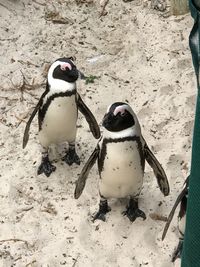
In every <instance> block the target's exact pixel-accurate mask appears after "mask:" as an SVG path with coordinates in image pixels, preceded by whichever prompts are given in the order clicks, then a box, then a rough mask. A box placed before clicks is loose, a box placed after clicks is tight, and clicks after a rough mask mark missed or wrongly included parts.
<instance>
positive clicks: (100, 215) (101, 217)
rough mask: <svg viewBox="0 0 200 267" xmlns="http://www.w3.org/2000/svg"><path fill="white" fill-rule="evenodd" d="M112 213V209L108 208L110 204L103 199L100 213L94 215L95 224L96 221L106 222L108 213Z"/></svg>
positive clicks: (100, 204)
mask: <svg viewBox="0 0 200 267" xmlns="http://www.w3.org/2000/svg"><path fill="white" fill-rule="evenodd" d="M109 211H111V208H110V207H109V206H108V202H107V200H106V199H101V200H100V203H99V211H98V212H97V213H96V214H95V215H94V217H93V222H94V221H95V220H102V221H104V222H105V220H106V216H105V215H106V213H108V212H109Z"/></svg>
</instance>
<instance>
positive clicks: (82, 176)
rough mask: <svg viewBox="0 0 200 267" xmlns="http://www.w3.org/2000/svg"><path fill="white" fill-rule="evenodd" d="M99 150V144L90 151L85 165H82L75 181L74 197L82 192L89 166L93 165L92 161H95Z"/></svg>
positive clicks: (77, 196)
mask: <svg viewBox="0 0 200 267" xmlns="http://www.w3.org/2000/svg"><path fill="white" fill-rule="evenodd" d="M99 152H100V147H99V145H97V146H96V148H95V150H94V151H93V152H92V154H91V156H90V157H89V159H88V161H87V162H86V164H85V166H84V167H83V169H82V171H81V174H80V175H79V178H78V180H77V182H76V188H75V191H74V198H76V199H77V198H79V197H80V195H81V194H82V192H83V189H84V187H85V184H86V180H87V178H88V175H89V172H90V170H91V168H92V167H93V165H94V163H95V162H96V160H97V158H98V155H99Z"/></svg>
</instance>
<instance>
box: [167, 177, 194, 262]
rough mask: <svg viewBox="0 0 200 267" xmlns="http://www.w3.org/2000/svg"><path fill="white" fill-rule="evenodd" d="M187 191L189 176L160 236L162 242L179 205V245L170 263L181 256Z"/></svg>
mask: <svg viewBox="0 0 200 267" xmlns="http://www.w3.org/2000/svg"><path fill="white" fill-rule="evenodd" d="M188 190H189V176H188V177H187V179H186V180H185V183H184V188H183V190H182V191H181V192H180V194H179V195H178V197H177V199H176V201H175V203H174V206H173V207H172V210H171V212H170V214H169V216H168V219H167V222H166V225H165V228H164V230H163V234H162V240H164V238H165V236H166V234H167V231H168V229H169V226H170V223H171V221H172V219H173V217H174V213H175V211H176V208H177V206H178V205H179V204H180V210H179V213H178V231H179V243H178V246H177V247H176V249H175V250H174V253H173V255H172V262H174V261H175V260H176V259H177V258H179V257H180V256H181V253H182V248H183V240H184V233H185V223H186V210H187V198H188Z"/></svg>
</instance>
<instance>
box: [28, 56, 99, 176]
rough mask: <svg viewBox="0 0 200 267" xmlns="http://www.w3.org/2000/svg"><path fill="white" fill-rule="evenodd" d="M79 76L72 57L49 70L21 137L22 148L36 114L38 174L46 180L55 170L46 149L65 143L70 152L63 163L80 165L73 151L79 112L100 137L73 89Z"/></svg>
mask: <svg viewBox="0 0 200 267" xmlns="http://www.w3.org/2000/svg"><path fill="white" fill-rule="evenodd" d="M79 77H80V78H84V75H83V74H82V73H81V72H80V71H79V70H78V69H77V68H76V66H75V64H74V62H73V58H72V57H70V58H66V57H64V58H59V59H57V60H56V61H55V62H53V64H52V65H51V66H50V68H49V71H48V76H47V83H46V90H45V92H44V93H43V94H42V96H41V98H40V100H39V102H38V104H37V106H36V107H35V109H34V111H33V113H32V114H31V116H30V119H29V121H28V122H27V125H26V128H25V132H24V138H23V148H25V146H26V144H27V142H28V139H29V129H30V124H31V122H32V120H33V118H34V116H35V115H36V113H37V112H38V123H39V142H40V144H41V147H42V162H41V164H40V166H39V168H38V174H41V173H44V174H45V175H46V176H47V177H48V176H50V174H51V173H52V172H53V171H55V169H56V167H55V166H54V165H52V163H51V162H50V160H49V156H48V149H49V147H50V146H51V145H52V144H59V143H63V142H68V144H69V149H68V151H67V153H66V155H65V156H64V158H63V160H64V161H65V162H66V163H67V164H69V165H71V164H72V163H76V164H78V165H79V164H80V159H79V156H78V155H77V154H76V150H75V140H76V133H77V126H76V123H77V117H78V110H79V111H80V112H81V113H83V115H84V116H85V118H86V120H87V122H88V124H89V127H90V130H91V131H92V134H93V135H94V137H95V138H99V137H100V130H99V126H98V124H97V122H96V119H95V118H94V116H93V114H92V113H91V111H90V110H89V109H88V107H87V106H86V105H85V103H84V102H83V100H82V99H81V97H80V95H79V94H78V92H77V90H76V81H77V79H78V78H79Z"/></svg>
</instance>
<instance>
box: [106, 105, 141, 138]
mask: <svg viewBox="0 0 200 267" xmlns="http://www.w3.org/2000/svg"><path fill="white" fill-rule="evenodd" d="M102 125H103V126H104V127H105V128H106V130H108V131H109V132H121V131H124V130H126V129H130V128H131V129H133V132H134V134H136V135H139V134H140V125H139V122H138V119H137V116H136V115H135V113H134V112H133V110H132V108H131V107H130V106H129V105H128V104H127V103H123V102H115V103H113V104H112V105H110V106H109V107H108V109H107V112H106V114H105V116H104V118H103V123H102Z"/></svg>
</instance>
